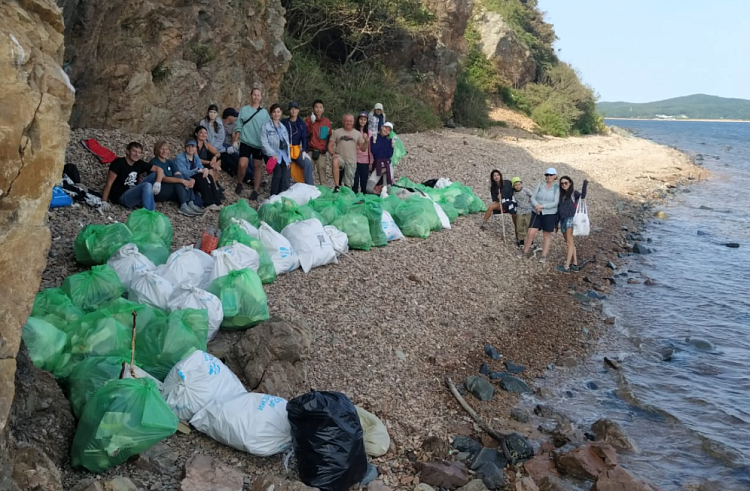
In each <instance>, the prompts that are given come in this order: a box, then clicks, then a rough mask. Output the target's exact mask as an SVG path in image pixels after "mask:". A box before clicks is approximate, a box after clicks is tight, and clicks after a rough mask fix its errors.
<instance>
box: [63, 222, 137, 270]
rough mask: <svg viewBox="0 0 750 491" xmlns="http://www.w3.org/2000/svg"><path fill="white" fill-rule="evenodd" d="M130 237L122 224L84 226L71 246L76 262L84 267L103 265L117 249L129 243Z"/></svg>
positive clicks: (126, 228)
mask: <svg viewBox="0 0 750 491" xmlns="http://www.w3.org/2000/svg"><path fill="white" fill-rule="evenodd" d="M132 235H133V234H132V232H131V231H130V229H129V228H128V227H127V226H125V224H124V223H110V224H109V225H86V227H85V228H84V229H83V230H81V231H80V232H78V235H77V236H76V240H75V243H74V244H73V249H74V250H75V254H76V261H78V262H79V263H81V264H84V265H86V266H93V265H95V264H104V263H106V262H107V260H108V259H109V257H110V256H111V255H112V254H114V253H115V251H117V249H119V248H120V247H122V246H124V245H125V244H127V243H128V242H129V241H130V237H131V236H132Z"/></svg>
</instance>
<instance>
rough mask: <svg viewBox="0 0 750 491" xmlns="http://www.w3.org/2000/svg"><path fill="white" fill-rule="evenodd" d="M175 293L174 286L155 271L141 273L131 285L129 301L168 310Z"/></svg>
mask: <svg viewBox="0 0 750 491" xmlns="http://www.w3.org/2000/svg"><path fill="white" fill-rule="evenodd" d="M173 292H174V285H172V283H171V282H169V281H167V280H165V279H164V278H162V277H161V276H159V275H158V274H156V272H155V271H140V272H138V273H137V274H136V275H135V277H134V278H133V281H132V282H131V283H130V288H129V289H128V300H130V301H132V302H138V303H145V304H146V305H150V306H152V307H156V308H158V309H162V310H167V309H168V308H169V299H170V297H171V296H172V293H173Z"/></svg>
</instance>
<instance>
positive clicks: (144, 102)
mask: <svg viewBox="0 0 750 491" xmlns="http://www.w3.org/2000/svg"><path fill="white" fill-rule="evenodd" d="M58 1H59V2H60V3H61V4H64V6H65V7H66V11H70V13H69V14H68V15H67V16H66V17H69V18H70V19H71V20H72V22H73V25H70V26H68V27H67V29H66V50H65V59H66V63H69V64H70V66H69V69H70V77H71V80H72V82H73V85H74V86H75V87H76V90H77V94H76V103H75V106H74V108H73V115H72V117H71V125H72V126H74V127H94V128H115V129H121V130H123V131H128V132H133V133H147V132H154V133H171V134H184V132H185V131H186V129H188V128H189V127H190V126H192V125H193V124H195V123H196V122H197V120H198V119H200V118H199V117H200V116H201V115H203V114H204V113H205V111H206V108H207V107H208V105H209V104H210V103H217V104H218V105H219V106H220V107H225V106H241V105H244V104H245V103H247V101H248V99H249V96H250V91H251V90H252V88H253V87H261V88H262V89H263V90H264V92H265V95H266V97H267V99H271V100H273V99H275V97H276V96H277V93H278V89H279V85H280V83H281V78H282V76H283V74H284V72H285V71H286V68H287V65H288V63H289V60H290V59H291V55H290V53H289V51H288V50H287V49H286V47H285V46H284V42H283V34H284V23H285V20H284V13H285V12H284V9H283V7H282V6H281V3H280V0H258V1H221V2H218V1H211V0H194V1H190V2H184V1H178V0H123V1H117V2H113V1H109V0H81V1H80V3H79V2H75V1H70V0H58Z"/></svg>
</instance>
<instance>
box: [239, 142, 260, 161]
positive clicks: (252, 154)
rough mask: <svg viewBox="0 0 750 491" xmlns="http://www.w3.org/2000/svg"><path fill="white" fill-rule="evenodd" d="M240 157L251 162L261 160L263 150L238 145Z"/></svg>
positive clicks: (242, 144)
mask: <svg viewBox="0 0 750 491" xmlns="http://www.w3.org/2000/svg"><path fill="white" fill-rule="evenodd" d="M242 157H245V158H248V159H251V160H263V150H261V149H260V148H256V147H251V146H250V145H246V144H244V143H240V158H242Z"/></svg>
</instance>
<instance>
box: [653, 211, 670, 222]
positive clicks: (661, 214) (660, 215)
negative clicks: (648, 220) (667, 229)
mask: <svg viewBox="0 0 750 491" xmlns="http://www.w3.org/2000/svg"><path fill="white" fill-rule="evenodd" d="M654 218H658V219H659V220H666V219H668V218H669V215H668V214H667V212H666V211H663V210H659V211H657V212H655V213H654Z"/></svg>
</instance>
